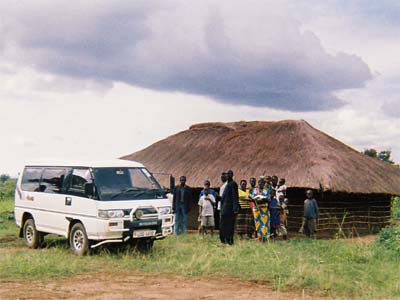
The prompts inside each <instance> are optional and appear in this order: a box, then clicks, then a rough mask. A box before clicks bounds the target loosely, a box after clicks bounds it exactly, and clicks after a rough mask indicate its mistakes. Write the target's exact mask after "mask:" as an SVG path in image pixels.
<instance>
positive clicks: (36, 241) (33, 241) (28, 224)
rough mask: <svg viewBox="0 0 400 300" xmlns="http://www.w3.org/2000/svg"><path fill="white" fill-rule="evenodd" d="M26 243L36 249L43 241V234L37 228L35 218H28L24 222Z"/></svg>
mask: <svg viewBox="0 0 400 300" xmlns="http://www.w3.org/2000/svg"><path fill="white" fill-rule="evenodd" d="M23 234H24V240H25V244H26V245H27V246H28V247H29V248H33V249H36V248H38V247H39V246H40V245H41V244H42V242H43V235H42V234H41V233H40V232H39V231H37V230H36V226H35V222H34V221H33V219H28V220H26V221H25V223H24V228H23Z"/></svg>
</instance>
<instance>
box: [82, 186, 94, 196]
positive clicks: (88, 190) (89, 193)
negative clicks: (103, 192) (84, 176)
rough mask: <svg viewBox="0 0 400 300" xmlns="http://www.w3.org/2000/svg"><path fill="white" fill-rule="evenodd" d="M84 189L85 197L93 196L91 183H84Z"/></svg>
mask: <svg viewBox="0 0 400 300" xmlns="http://www.w3.org/2000/svg"><path fill="white" fill-rule="evenodd" d="M84 188H85V195H86V196H90V197H92V196H93V195H94V192H93V183H85V185H84Z"/></svg>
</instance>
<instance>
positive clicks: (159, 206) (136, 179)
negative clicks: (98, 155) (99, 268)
mask: <svg viewBox="0 0 400 300" xmlns="http://www.w3.org/2000/svg"><path fill="white" fill-rule="evenodd" d="M15 221H16V223H17V225H18V226H19V227H20V237H23V238H24V239H25V242H26V244H27V246H28V247H30V248H37V247H40V245H41V244H42V242H43V237H44V236H45V235H46V234H49V233H53V234H58V235H62V236H65V237H66V238H67V239H68V241H69V244H70V247H71V250H72V251H73V252H74V253H76V254H79V255H82V254H84V253H86V252H87V251H88V249H89V248H95V247H98V246H100V245H102V244H106V243H123V242H134V243H136V244H137V246H138V247H139V248H141V249H150V248H151V247H152V246H153V242H154V240H158V239H163V238H165V237H166V236H168V235H170V234H172V232H173V231H172V226H173V221H174V220H173V215H172V212H171V204H170V202H169V201H168V199H167V197H166V196H165V193H164V191H163V190H162V188H161V186H160V184H159V183H158V182H157V181H156V179H155V178H154V177H153V175H152V174H151V173H150V172H149V171H148V170H147V169H146V168H145V167H144V166H143V165H142V164H140V163H136V162H130V161H124V160H118V159H116V160H111V161H107V162H100V163H87V162H83V163H62V162H58V163H44V164H29V165H26V166H25V167H24V169H23V171H22V172H21V174H20V177H19V179H18V182H17V187H16V192H15Z"/></svg>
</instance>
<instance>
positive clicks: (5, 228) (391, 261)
mask: <svg viewBox="0 0 400 300" xmlns="http://www.w3.org/2000/svg"><path fill="white" fill-rule="evenodd" d="M7 205H9V204H7ZM7 205H4V206H1V207H2V211H4V210H3V207H6V209H5V210H8V208H7ZM0 212H1V211H0ZM0 226H1V227H0V239H3V238H4V237H8V238H9V237H10V233H12V234H13V239H12V240H10V239H9V240H7V242H6V243H5V244H7V246H4V247H8V248H12V249H3V250H2V249H0V253H1V255H0V278H3V279H5V278H7V279H25V278H29V279H32V278H37V279H42V278H58V277H60V276H70V275H74V274H80V273H84V272H106V273H121V272H124V273H126V272H132V273H137V272H145V274H148V275H151V276H154V275H157V274H170V275H182V276H187V277H194V278H197V277H214V278H222V277H235V278H240V279H242V280H247V281H257V285H265V286H266V287H269V288H273V289H276V290H281V291H284V290H290V289H296V290H303V289H306V290H310V291H313V292H316V293H321V294H323V295H324V296H329V297H332V298H335V299H348V298H351V299H372V298H374V299H400V253H399V252H396V251H393V250H391V249H387V248H386V247H381V246H380V245H379V244H378V243H377V242H373V243H369V244H367V243H361V242H349V241H344V240H305V239H292V240H290V241H288V242H277V243H270V244H260V243H258V242H255V241H238V242H237V243H236V245H235V246H234V247H219V243H218V240H217V237H210V236H207V237H206V238H205V239H204V240H202V239H200V238H199V237H198V236H196V235H188V236H179V237H171V238H168V239H166V240H163V241H159V242H156V243H155V246H154V248H153V250H152V251H151V252H150V253H148V254H142V253H139V252H136V251H134V250H132V249H129V248H125V249H124V248H120V249H108V248H103V249H100V250H98V251H96V253H94V254H92V255H88V256H85V257H77V256H74V255H73V254H71V253H70V251H69V249H68V246H67V243H66V241H65V239H62V238H58V237H55V236H52V235H49V236H47V237H46V248H44V249H40V250H28V249H27V248H25V246H23V243H22V241H21V239H17V238H16V236H17V232H18V230H17V228H16V226H15V225H14V224H13V221H12V220H7V221H5V222H3V223H1V224H0ZM1 247H3V242H1V246H0V248H1ZM4 247H3V248H4ZM11 250H12V251H11Z"/></svg>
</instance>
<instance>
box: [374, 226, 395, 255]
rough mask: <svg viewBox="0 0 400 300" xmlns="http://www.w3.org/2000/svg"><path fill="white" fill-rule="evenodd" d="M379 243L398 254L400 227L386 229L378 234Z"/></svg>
mask: <svg viewBox="0 0 400 300" xmlns="http://www.w3.org/2000/svg"><path fill="white" fill-rule="evenodd" d="M378 241H379V243H380V244H381V245H383V246H384V247H386V248H387V249H391V250H395V251H397V252H399V253H400V225H397V226H391V227H386V228H384V229H382V231H381V232H380V233H379V239H378Z"/></svg>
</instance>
